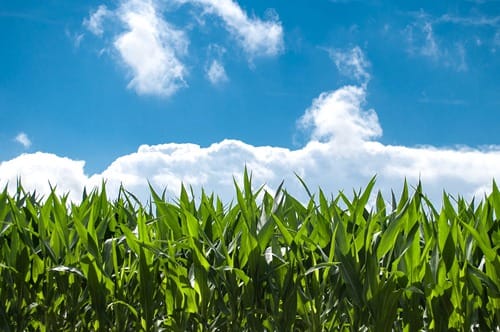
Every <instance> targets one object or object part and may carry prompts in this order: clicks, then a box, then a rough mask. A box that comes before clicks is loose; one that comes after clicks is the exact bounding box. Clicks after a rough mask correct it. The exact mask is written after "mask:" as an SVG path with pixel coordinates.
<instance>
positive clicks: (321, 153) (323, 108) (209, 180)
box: [0, 47, 500, 202]
mask: <svg viewBox="0 0 500 332" xmlns="http://www.w3.org/2000/svg"><path fill="white" fill-rule="evenodd" d="M332 52H333V53H332V54H336V57H335V58H334V62H335V63H336V65H337V67H338V68H339V71H340V72H345V73H349V75H352V76H353V77H354V78H358V79H359V80H360V82H359V83H360V84H359V85H346V86H343V87H340V88H338V89H336V90H332V91H328V92H323V93H321V94H320V95H319V96H318V97H317V98H316V99H314V100H313V101H312V104H311V106H310V107H309V108H308V109H307V110H306V111H305V113H304V114H303V116H302V117H301V118H300V119H298V122H297V123H298V127H300V128H302V129H304V130H307V131H308V132H309V133H310V136H309V139H308V142H307V143H306V144H305V146H303V147H302V148H299V149H295V150H290V149H287V148H280V147H272V146H252V145H249V144H246V143H244V142H242V141H238V140H223V141H221V142H218V143H214V144H212V145H210V146H208V147H201V146H199V145H196V144H175V143H170V144H160V145H143V146H140V147H139V149H138V150H137V152H135V153H131V154H127V155H124V156H122V157H120V158H118V159H116V160H115V161H113V162H112V163H111V164H110V165H109V166H108V167H107V168H106V169H105V170H104V171H103V172H102V173H100V174H93V175H87V174H85V170H84V166H85V162H84V161H76V160H71V159H69V158H65V157H60V156H57V155H54V154H50V153H42V152H37V153H32V154H22V155H20V156H19V157H17V158H14V159H12V160H9V161H4V162H2V163H1V164H0V174H2V175H3V176H2V179H1V180H0V185H2V186H5V185H6V183H8V184H9V188H10V189H11V190H14V188H15V185H16V181H17V178H18V177H21V179H22V183H23V185H24V186H25V187H26V188H27V189H30V190H33V189H36V190H37V191H38V192H43V193H47V192H48V191H49V190H50V186H57V188H58V190H59V191H60V192H69V193H70V197H71V198H72V199H74V200H78V198H79V197H80V196H81V193H82V189H83V188H84V187H87V188H93V187H97V186H99V185H100V183H102V181H106V184H107V189H108V190H109V192H110V195H111V196H113V195H116V193H117V191H118V189H119V187H120V185H123V186H124V187H125V188H126V189H127V190H129V191H132V192H133V193H134V194H136V195H137V196H138V197H140V198H141V199H143V200H144V201H146V200H147V199H148V197H149V183H150V184H152V185H153V187H154V188H157V189H158V190H163V189H165V188H166V189H167V191H168V193H169V194H171V195H173V196H175V195H176V194H178V192H179V190H180V186H181V184H183V183H184V184H185V185H189V186H192V187H193V188H194V189H195V192H198V193H199V192H200V190H201V188H205V190H206V191H208V192H212V191H213V192H215V193H216V194H218V195H220V197H222V198H223V199H225V200H230V199H232V197H233V193H234V185H233V177H236V179H237V180H238V179H239V180H241V178H239V177H241V174H242V171H243V169H244V167H245V166H246V167H247V168H248V169H249V170H250V171H251V172H252V175H253V179H254V184H255V185H265V186H266V189H267V190H269V191H271V192H272V190H273V189H275V188H276V187H277V186H278V185H279V183H280V182H281V181H282V180H284V181H285V184H286V188H287V190H288V191H289V192H291V193H293V194H295V195H297V196H298V197H299V198H303V199H305V198H306V193H305V191H304V189H303V188H302V187H301V184H300V183H299V181H298V180H297V179H296V178H295V174H297V175H299V176H300V177H301V178H303V179H304V180H305V181H306V183H308V185H309V186H310V188H317V187H319V186H321V187H322V188H323V190H324V191H326V192H330V193H332V194H335V193H336V192H337V191H339V190H345V191H346V192H347V193H349V192H350V190H352V189H353V188H354V189H359V188H361V187H363V186H364V185H366V184H367V183H368V181H369V179H370V178H371V177H373V176H374V175H376V176H377V187H378V188H379V189H380V190H381V191H382V192H385V193H386V194H387V193H389V192H390V190H391V189H394V190H398V188H399V187H400V186H401V185H402V181H403V180H404V179H407V180H408V181H409V183H410V184H412V183H413V184H416V183H417V182H418V181H419V180H421V181H422V182H423V184H424V188H425V191H426V192H427V193H428V194H429V196H430V198H431V199H434V200H437V201H438V202H439V200H440V196H441V195H442V190H443V189H444V188H446V190H447V191H448V192H449V193H450V194H456V193H459V194H460V195H463V196H465V197H468V198H470V197H472V196H473V195H481V194H482V193H484V192H486V191H488V188H489V187H490V186H491V181H492V179H494V178H498V177H499V175H500V174H499V173H500V171H499V169H498V167H497V165H499V164H500V149H498V148H497V147H491V148H485V149H482V150H478V149H469V148H448V149H438V148H435V147H432V146H425V147H405V146H398V145H384V144H382V143H380V142H379V141H377V140H376V139H377V138H379V137H380V136H381V135H382V128H381V125H380V123H379V121H378V117H377V114H376V112H375V111H374V110H373V109H366V108H365V107H366V104H367V103H366V93H367V91H366V89H367V85H366V84H365V82H366V81H365V80H366V78H367V77H368V76H369V75H368V72H367V69H368V67H369V65H370V64H369V62H368V61H367V60H366V57H365V56H364V54H363V52H362V51H361V49H360V48H359V47H355V48H353V49H349V50H344V51H342V50H334V51H332ZM335 59H337V60H335ZM479 198H481V197H479Z"/></svg>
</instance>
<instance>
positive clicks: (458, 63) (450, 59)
mask: <svg viewBox="0 0 500 332" xmlns="http://www.w3.org/2000/svg"><path fill="white" fill-rule="evenodd" d="M415 17H416V19H415V21H414V22H412V23H411V24H408V25H407V26H406V28H405V29H404V31H403V34H404V36H405V38H406V42H407V50H408V52H409V53H410V54H411V55H412V56H422V57H426V58H429V59H430V60H432V62H434V63H435V64H438V65H441V66H444V67H448V68H452V69H454V70H456V71H458V72H464V71H467V70H468V64H467V61H466V58H467V50H466V48H465V47H464V42H463V41H457V42H455V43H454V44H451V43H450V42H449V41H445V40H442V39H440V38H438V37H437V36H436V34H435V32H434V26H435V25H437V24H442V23H443V22H452V21H449V18H448V21H445V19H443V17H446V16H443V17H442V18H440V19H436V18H433V17H432V16H430V15H428V14H427V13H425V12H423V11H421V12H419V13H418V14H416V15H415Z"/></svg>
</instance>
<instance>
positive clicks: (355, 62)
mask: <svg viewBox="0 0 500 332" xmlns="http://www.w3.org/2000/svg"><path fill="white" fill-rule="evenodd" d="M328 53H329V54H330V58H331V59H332V60H333V62H334V63H335V65H336V66H337V69H338V71H339V72H340V73H341V74H342V75H344V76H347V77H349V78H352V79H355V80H356V81H357V82H358V83H362V84H367V83H368V81H369V80H370V73H369V72H368V69H369V67H370V62H369V61H368V60H367V59H366V57H365V55H364V53H363V51H362V50H361V48H360V47H359V46H356V47H353V48H352V49H350V50H339V49H328Z"/></svg>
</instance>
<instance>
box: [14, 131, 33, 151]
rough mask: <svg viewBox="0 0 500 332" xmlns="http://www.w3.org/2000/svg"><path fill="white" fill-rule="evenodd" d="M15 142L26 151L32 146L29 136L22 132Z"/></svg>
mask: <svg viewBox="0 0 500 332" xmlns="http://www.w3.org/2000/svg"><path fill="white" fill-rule="evenodd" d="M14 140H15V141H16V142H17V143H19V144H21V145H22V146H23V147H24V148H25V149H28V148H29V147H30V146H31V140H30V139H29V137H28V135H26V134H25V133H23V132H21V133H19V134H18V135H17V136H16V137H15V138H14Z"/></svg>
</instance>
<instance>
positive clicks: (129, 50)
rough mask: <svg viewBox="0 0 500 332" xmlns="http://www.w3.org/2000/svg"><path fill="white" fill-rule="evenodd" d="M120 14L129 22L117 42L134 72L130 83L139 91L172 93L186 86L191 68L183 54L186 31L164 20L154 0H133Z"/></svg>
mask: <svg viewBox="0 0 500 332" xmlns="http://www.w3.org/2000/svg"><path fill="white" fill-rule="evenodd" d="M118 17H119V19H120V20H121V22H122V23H123V24H124V25H125V26H127V31H126V32H124V33H123V34H121V35H119V36H118V37H117V38H116V40H115V42H114V46H115V47H116V49H117V50H118V52H119V54H120V56H121V58H122V60H123V62H124V63H125V65H126V66H127V67H128V68H129V69H130V71H131V73H132V80H131V81H130V83H129V85H128V87H129V88H132V89H134V90H135V91H136V92H137V93H138V94H153V95H160V96H170V95H172V94H173V93H175V92H176V91H177V90H178V89H180V88H182V87H185V86H186V82H185V75H186V73H187V69H186V67H185V65H184V64H183V63H182V62H181V61H180V60H179V56H182V55H184V54H186V53H187V48H188V43H189V42H188V40H187V37H186V36H185V34H184V32H183V31H181V30H176V29H175V28H174V27H172V26H171V25H170V24H169V23H168V22H166V21H165V20H163V19H162V18H161V17H160V15H159V13H158V12H157V9H156V7H155V5H154V3H153V2H152V1H151V0H146V1H140V0H130V1H127V2H125V3H123V4H122V5H121V7H120V8H119V10H118Z"/></svg>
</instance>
